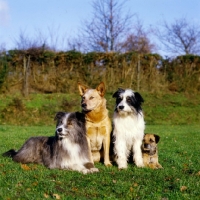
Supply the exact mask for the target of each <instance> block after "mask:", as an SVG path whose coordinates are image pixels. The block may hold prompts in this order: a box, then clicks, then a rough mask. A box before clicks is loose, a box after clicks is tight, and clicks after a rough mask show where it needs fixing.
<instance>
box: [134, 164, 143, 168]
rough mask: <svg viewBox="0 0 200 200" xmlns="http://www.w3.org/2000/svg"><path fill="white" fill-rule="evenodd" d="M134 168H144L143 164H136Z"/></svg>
mask: <svg viewBox="0 0 200 200" xmlns="http://www.w3.org/2000/svg"><path fill="white" fill-rule="evenodd" d="M136 166H137V167H140V168H143V167H145V166H144V164H143V163H140V164H136Z"/></svg>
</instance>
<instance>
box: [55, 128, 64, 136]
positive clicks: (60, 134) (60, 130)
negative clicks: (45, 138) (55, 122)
mask: <svg viewBox="0 0 200 200" xmlns="http://www.w3.org/2000/svg"><path fill="white" fill-rule="evenodd" d="M56 134H57V136H58V137H59V138H63V137H64V134H63V129H62V128H57V129H56Z"/></svg>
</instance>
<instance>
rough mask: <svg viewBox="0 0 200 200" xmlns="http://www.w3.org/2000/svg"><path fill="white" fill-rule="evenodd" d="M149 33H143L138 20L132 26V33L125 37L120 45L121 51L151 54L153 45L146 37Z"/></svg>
mask: <svg viewBox="0 0 200 200" xmlns="http://www.w3.org/2000/svg"><path fill="white" fill-rule="evenodd" d="M149 34H150V32H149V31H148V32H147V31H145V30H144V28H143V25H142V23H141V21H140V20H138V21H137V23H136V24H135V26H134V32H132V33H130V34H128V35H127V37H126V39H125V41H124V42H122V44H121V48H122V50H123V51H135V52H138V53H151V52H152V51H153V50H154V49H155V45H154V44H153V43H151V41H150V39H149V38H148V35H149Z"/></svg>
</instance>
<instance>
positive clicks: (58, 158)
mask: <svg viewBox="0 0 200 200" xmlns="http://www.w3.org/2000/svg"><path fill="white" fill-rule="evenodd" d="M55 120H57V125H56V131H55V136H53V137H43V136H41V137H31V138H29V139H28V140H27V141H26V142H25V143H24V145H23V146H22V147H21V149H19V151H15V150H13V149H11V150H10V151H8V152H6V153H4V154H3V155H4V156H10V157H12V159H13V160H14V161H15V162H20V163H38V164H43V165H45V166H46V167H48V168H50V169H54V168H58V169H67V170H74V171H79V172H82V173H84V174H86V173H91V172H97V171H98V169H97V168H95V167H94V164H93V163H92V162H91V160H90V157H89V149H88V143H87V139H86V128H85V116H84V114H82V113H79V112H75V113H65V112H58V113H57V114H56V116H55Z"/></svg>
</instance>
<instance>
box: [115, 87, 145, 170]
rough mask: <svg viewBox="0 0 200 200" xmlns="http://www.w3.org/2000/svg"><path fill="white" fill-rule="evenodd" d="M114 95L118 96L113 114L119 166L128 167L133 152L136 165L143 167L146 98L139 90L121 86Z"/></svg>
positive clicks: (116, 154)
mask: <svg viewBox="0 0 200 200" xmlns="http://www.w3.org/2000/svg"><path fill="white" fill-rule="evenodd" d="M113 97H114V98H116V107H115V112H114V116H113V126H114V128H113V137H114V154H115V159H116V162H117V165H118V168H119V169H123V168H127V161H128V159H129V156H130V155H131V154H133V161H134V162H135V164H136V166H138V167H143V166H144V164H143V159H142V152H141V145H142V140H143V136H144V129H145V122H144V117H143V112H142V108H141V104H142V103H143V102H144V100H143V98H142V96H141V95H140V94H139V93H138V92H134V91H133V90H131V89H125V90H124V89H121V88H119V89H118V90H117V91H116V92H115V93H114V94H113Z"/></svg>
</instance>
